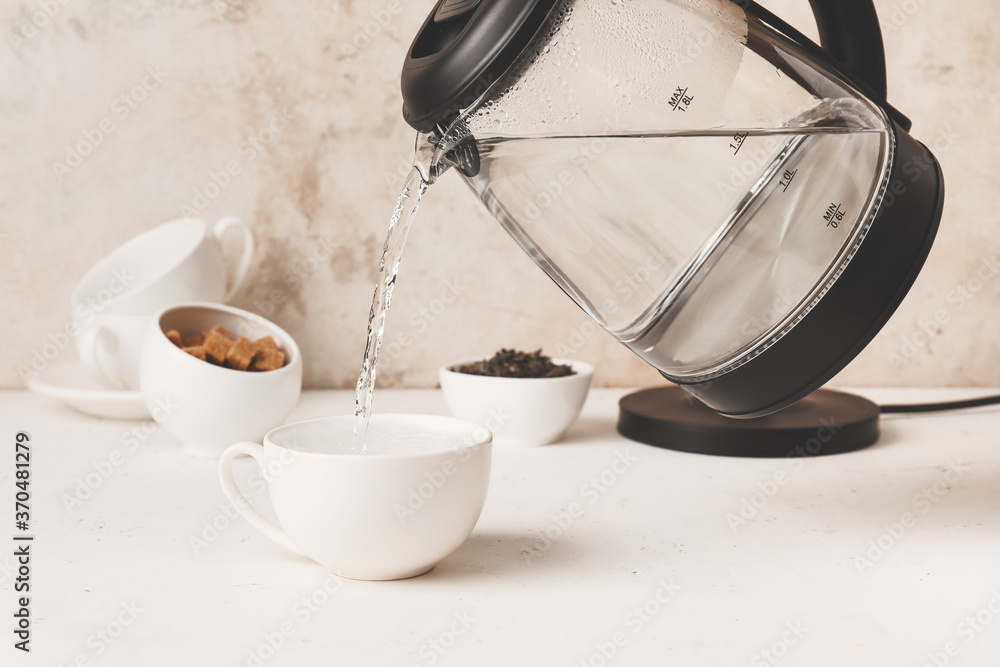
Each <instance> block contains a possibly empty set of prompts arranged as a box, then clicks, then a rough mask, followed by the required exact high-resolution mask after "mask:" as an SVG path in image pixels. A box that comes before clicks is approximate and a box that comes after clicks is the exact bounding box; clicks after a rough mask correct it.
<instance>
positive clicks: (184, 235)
mask: <svg viewBox="0 0 1000 667" xmlns="http://www.w3.org/2000/svg"><path fill="white" fill-rule="evenodd" d="M230 231H239V232H240V235H241V236H242V237H243V239H242V248H243V249H242V255H241V257H240V260H239V264H238V265H237V267H236V273H235V276H234V278H233V281H232V284H231V285H230V286H229V288H228V289H227V288H226V265H225V262H224V260H223V257H222V248H221V240H222V237H223V236H224V235H226V234H227V233H229V232H230ZM253 251H254V241H253V233H252V232H251V231H250V228H249V227H247V225H246V224H244V223H243V222H242V221H240V220H239V219H238V218H235V217H231V216H230V217H225V218H222V219H221V220H219V221H218V222H217V223H215V225H214V226H212V227H209V225H208V224H207V223H205V221H204V220H201V219H198V218H181V219H178V220H173V221H171V222H167V223H164V224H162V225H159V226H158V227H155V228H153V229H151V230H149V231H148V232H145V233H144V234H141V235H140V236H137V237H136V238H134V239H132V240H131V241H129V242H127V243H125V244H124V245H122V246H121V247H119V248H118V249H116V250H115V251H114V252H112V253H111V254H110V255H108V256H107V257H105V258H104V259H102V260H101V261H100V262H98V263H97V265H95V266H94V267H93V268H92V269H91V270H90V271H88V272H87V274H86V275H85V276H84V277H83V279H82V280H81V281H80V282H79V283H78V284H77V286H76V287H75V288H74V290H73V294H72V307H73V320H74V322H75V324H76V326H77V327H78V330H79V333H78V335H77V337H76V341H77V349H78V351H79V353H80V360H81V361H82V362H83V364H84V366H85V367H86V368H87V370H88V371H89V372H90V373H91V374H92V375H93V376H94V377H96V378H99V379H102V380H104V381H106V382H109V383H111V384H112V385H114V386H117V387H120V388H122V389H125V390H131V391H138V390H139V354H140V350H141V348H142V341H143V336H144V335H145V334H146V330H147V327H148V324H149V321H150V318H151V316H152V315H154V314H155V313H157V312H158V311H160V310H162V309H164V308H167V307H169V306H172V305H175V304H178V303H181V302H191V301H200V302H216V303H219V302H225V301H228V300H229V299H230V298H232V296H233V295H234V294H236V292H237V291H238V290H239V288H240V286H241V285H242V283H243V279H244V278H245V277H246V273H247V269H248V268H249V267H250V260H251V258H252V256H253Z"/></svg>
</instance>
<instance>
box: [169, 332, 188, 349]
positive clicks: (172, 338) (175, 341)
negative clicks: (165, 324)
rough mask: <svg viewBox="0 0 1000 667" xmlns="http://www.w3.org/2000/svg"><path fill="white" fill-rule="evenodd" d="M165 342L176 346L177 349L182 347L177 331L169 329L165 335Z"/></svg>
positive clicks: (182, 342) (179, 334)
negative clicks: (167, 341)
mask: <svg viewBox="0 0 1000 667" xmlns="http://www.w3.org/2000/svg"><path fill="white" fill-rule="evenodd" d="M166 336H167V340H169V341H170V342H171V343H173V344H174V345H176V346H177V347H184V341H182V340H181V332H180V331H178V330H177V329H171V330H170V331H168V332H167V333H166Z"/></svg>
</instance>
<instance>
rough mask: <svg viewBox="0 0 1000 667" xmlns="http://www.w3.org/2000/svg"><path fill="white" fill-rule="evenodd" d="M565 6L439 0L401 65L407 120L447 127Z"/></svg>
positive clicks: (426, 127) (426, 128)
mask: <svg viewBox="0 0 1000 667" xmlns="http://www.w3.org/2000/svg"><path fill="white" fill-rule="evenodd" d="M560 1H561V0H439V1H438V3H437V4H436V5H435V7H434V10H433V11H432V12H431V14H430V16H428V17H427V20H426V21H424V24H423V26H421V28H420V31H419V32H418V33H417V36H416V38H415V39H414V40H413V43H412V44H411V45H410V49H409V51H407V54H406V61H405V62H404V64H403V73H402V77H401V81H400V84H401V88H402V92H403V118H405V119H406V122H407V123H409V124H410V126H412V127H413V128H414V129H416V130H419V131H421V132H430V131H431V130H433V129H434V127H435V126H438V125H447V124H449V123H450V122H451V121H452V120H453V119H454V118H455V117H456V116H458V114H459V112H460V111H461V110H462V109H464V108H466V107H468V106H469V105H471V104H472V103H473V102H475V101H476V100H477V99H478V98H479V96H481V95H482V94H483V93H484V92H486V90H487V89H488V88H489V87H490V86H491V85H493V83H495V82H496V81H497V79H499V78H500V76H502V75H503V73H504V72H506V71H507V69H508V68H509V67H510V66H511V65H512V64H513V63H514V62H515V61H516V60H517V58H518V57H519V56H520V55H521V52H522V51H523V50H524V48H525V47H526V46H527V45H528V44H529V43H530V42H531V39H532V38H533V37H534V36H535V34H536V33H537V32H538V31H539V29H540V28H541V27H542V26H543V25H544V24H545V22H546V19H547V18H548V16H549V14H550V13H551V12H552V10H553V9H554V8H555V6H556V5H558V4H560Z"/></svg>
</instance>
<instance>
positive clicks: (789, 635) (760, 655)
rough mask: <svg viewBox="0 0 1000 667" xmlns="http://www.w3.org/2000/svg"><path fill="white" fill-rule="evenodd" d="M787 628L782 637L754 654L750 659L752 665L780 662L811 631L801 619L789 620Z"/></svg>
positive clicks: (766, 665)
mask: <svg viewBox="0 0 1000 667" xmlns="http://www.w3.org/2000/svg"><path fill="white" fill-rule="evenodd" d="M785 628H786V629H785V631H784V632H783V633H782V635H781V638H780V639H777V640H775V641H774V642H773V643H772V644H771V645H770V646H768V647H767V648H763V649H761V650H760V651H758V652H757V653H755V654H754V656H753V657H752V658H751V659H750V667H769V666H770V665H776V664H778V663H779V662H781V659H782V658H784V657H785V656H787V655H788V652H789V651H790V650H791V648H792V647H793V646H795V645H797V644H798V643H799V642H800V641H801V640H802V638H803V637H804V636H805V634H806V633H807V632H808V631H809V628H807V627H805V626H804V625H802V622H801V621H789V622H788V623H786V624H785Z"/></svg>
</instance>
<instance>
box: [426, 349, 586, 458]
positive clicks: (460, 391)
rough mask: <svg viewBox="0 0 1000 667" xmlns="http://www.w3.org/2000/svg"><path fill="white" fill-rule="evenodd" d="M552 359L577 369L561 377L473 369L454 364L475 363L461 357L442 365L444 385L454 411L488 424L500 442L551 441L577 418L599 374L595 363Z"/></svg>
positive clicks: (449, 407)
mask: <svg viewBox="0 0 1000 667" xmlns="http://www.w3.org/2000/svg"><path fill="white" fill-rule="evenodd" d="M474 361H477V360H474ZM552 361H553V363H556V364H565V365H567V366H570V367H571V368H572V369H573V371H574V374H573V375H566V376H564V377H557V378H504V377H489V376H485V375H469V374H467V373H458V372H456V371H453V370H451V369H452V368H455V367H457V366H461V365H463V364H465V363H472V362H459V363H457V364H452V365H451V366H443V367H442V368H441V370H440V371H439V377H440V380H441V391H442V392H443V393H444V400H445V402H446V403H447V404H448V409H449V410H451V413H452V414H453V415H454V416H455V417H458V418H459V419H465V420H466V421H471V422H475V423H477V424H482V425H484V426H486V428H488V429H490V430H491V431H493V441H494V442H495V443H496V444H497V445H500V446H504V445H514V446H525V447H527V446H537V445H548V444H550V443H553V442H556V441H558V440H560V439H561V438H562V437H563V436H564V435H565V434H566V431H567V429H569V427H570V426H571V425H572V424H573V422H574V421H576V418H577V417H578V416H579V415H580V410H581V409H582V408H583V403H584V401H585V400H587V392H588V391H590V384H591V381H592V380H593V379H594V367H593V366H591V365H590V364H587V363H584V362H582V361H572V360H569V359H553V360H552Z"/></svg>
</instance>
